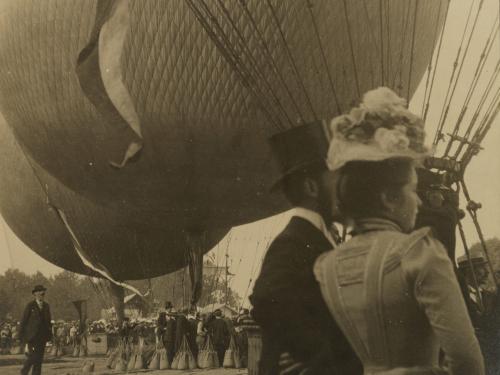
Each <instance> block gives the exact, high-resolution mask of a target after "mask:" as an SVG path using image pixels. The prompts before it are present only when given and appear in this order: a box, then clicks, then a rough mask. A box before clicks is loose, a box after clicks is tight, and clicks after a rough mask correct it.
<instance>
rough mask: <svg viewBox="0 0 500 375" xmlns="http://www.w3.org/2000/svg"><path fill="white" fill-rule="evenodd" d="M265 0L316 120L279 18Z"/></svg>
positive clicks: (315, 116) (269, 3) (316, 117)
mask: <svg viewBox="0 0 500 375" xmlns="http://www.w3.org/2000/svg"><path fill="white" fill-rule="evenodd" d="M266 2H267V6H268V7H269V9H270V10H271V14H272V16H273V19H274V22H275V24H276V27H277V28H278V32H279V34H280V36H281V40H282V42H283V46H284V47H285V51H286V54H287V56H288V60H289V62H290V65H291V66H292V69H293V71H294V73H295V76H296V79H297V82H298V83H299V85H300V87H301V88H302V90H303V93H304V96H305V98H306V101H307V104H308V106H309V109H310V110H311V114H312V115H313V117H314V120H315V121H318V116H317V115H316V112H315V111H314V106H313V104H312V101H311V98H310V97H309V94H308V93H307V89H306V86H305V84H304V80H303V79H302V77H301V75H300V72H299V69H298V68H297V64H296V63H295V60H294V58H293V55H292V51H290V46H289V45H288V43H287V41H286V38H285V34H284V32H283V29H282V27H281V24H280V22H279V19H278V15H277V14H276V10H275V9H274V7H273V5H272V4H271V0H266Z"/></svg>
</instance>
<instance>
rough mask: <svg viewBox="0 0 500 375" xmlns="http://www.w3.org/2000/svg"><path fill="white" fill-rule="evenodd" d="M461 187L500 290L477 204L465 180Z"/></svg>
mask: <svg viewBox="0 0 500 375" xmlns="http://www.w3.org/2000/svg"><path fill="white" fill-rule="evenodd" d="M460 185H461V186H462V190H463V193H464V196H465V199H466V200H467V211H468V212H469V215H470V217H471V218H472V221H473V222H474V226H475V227H476V231H477V234H478V236H479V241H480V242H481V247H482V248H483V252H484V255H485V256H486V260H487V262H488V266H489V268H490V272H491V277H492V278H493V281H494V282H495V289H496V290H498V287H497V285H498V283H497V277H496V275H495V270H494V269H493V264H492V263H491V259H490V254H489V251H488V247H487V246H486V241H485V239H484V236H483V231H482V230H481V226H480V225H479V220H478V218H477V209H474V208H473V207H472V204H475V202H473V201H472V200H471V198H470V195H469V190H468V189H467V185H466V184H465V181H464V179H463V178H462V179H461V180H460ZM471 203H472V204H471Z"/></svg>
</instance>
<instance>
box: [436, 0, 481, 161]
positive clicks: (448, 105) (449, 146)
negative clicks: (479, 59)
mask: <svg viewBox="0 0 500 375" xmlns="http://www.w3.org/2000/svg"><path fill="white" fill-rule="evenodd" d="M483 3H484V0H481V1H480V3H479V7H478V10H477V13H476V17H475V19H474V23H473V25H472V30H471V32H470V35H469V38H468V40H467V45H466V47H465V51H464V54H463V56H462V61H461V62H460V67H459V69H458V73H457V77H456V79H455V83H454V84H453V89H452V91H451V95H450V98H449V100H448V104H447V105H446V107H447V111H446V114H445V116H443V120H442V121H443V122H442V125H441V129H442V127H443V126H444V123H445V121H446V118H447V116H448V110H449V108H450V104H451V101H452V100H453V96H454V95H455V90H456V88H457V85H458V81H459V78H460V75H461V73H462V69H463V67H464V62H465V58H466V57H467V53H468V51H469V47H470V43H471V41H472V37H473V35H474V31H475V30H476V26H477V21H478V19H479V14H480V13H481V9H482V6H483ZM458 129H459V128H458V127H457V125H455V127H454V129H453V132H452V135H451V138H450V141H449V142H448V144H447V145H446V150H445V152H444V157H446V156H448V153H449V152H450V150H451V146H452V144H453V142H454V141H455V139H454V137H456V135H457V133H458Z"/></svg>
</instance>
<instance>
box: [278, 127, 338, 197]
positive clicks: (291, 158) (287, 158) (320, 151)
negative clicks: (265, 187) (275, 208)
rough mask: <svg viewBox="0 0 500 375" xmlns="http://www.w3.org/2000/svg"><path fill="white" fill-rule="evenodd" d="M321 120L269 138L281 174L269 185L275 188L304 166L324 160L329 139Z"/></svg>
mask: <svg viewBox="0 0 500 375" xmlns="http://www.w3.org/2000/svg"><path fill="white" fill-rule="evenodd" d="M326 134H327V133H326V130H325V129H324V127H323V123H322V122H321V121H316V122H312V123H309V124H305V125H301V126H297V127H294V128H292V129H289V130H286V131H284V132H281V133H278V134H275V135H273V136H272V137H271V138H270V139H269V143H270V145H271V149H272V151H273V154H274V157H275V159H276V160H277V162H278V163H279V165H280V167H281V176H280V177H279V178H278V180H277V181H275V183H274V184H273V186H272V187H271V190H273V191H274V190H276V188H278V187H279V186H280V185H281V183H282V182H283V179H284V178H285V177H287V176H289V175H291V174H293V173H294V172H297V171H299V170H302V169H304V168H305V167H307V166H309V165H312V164H316V163H318V162H324V161H325V159H326V155H327V153H328V146H329V141H328V138H327V135H326Z"/></svg>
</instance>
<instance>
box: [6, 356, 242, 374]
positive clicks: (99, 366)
mask: <svg viewBox="0 0 500 375" xmlns="http://www.w3.org/2000/svg"><path fill="white" fill-rule="evenodd" d="M23 360H24V356H23V355H2V356H0V374H1V375H19V373H20V370H21V367H22V363H23ZM85 360H92V361H94V363H95V368H94V372H93V374H95V375H105V374H110V375H111V374H112V375H115V374H124V373H128V374H132V373H138V374H142V373H145V374H146V373H147V374H152V375H153V374H154V375H174V374H186V375H187V374H201V373H203V375H205V374H206V375H247V374H248V371H247V370H246V369H240V370H236V369H213V370H202V369H198V370H184V371H182V370H134V371H125V372H121V371H115V370H109V369H107V368H106V358H105V357H87V358H73V357H62V358H60V359H54V358H51V356H50V355H47V356H46V357H45V360H44V363H43V367H42V374H43V375H77V374H78V375H79V374H82V367H83V362H84V361H85Z"/></svg>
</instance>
